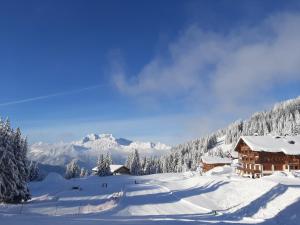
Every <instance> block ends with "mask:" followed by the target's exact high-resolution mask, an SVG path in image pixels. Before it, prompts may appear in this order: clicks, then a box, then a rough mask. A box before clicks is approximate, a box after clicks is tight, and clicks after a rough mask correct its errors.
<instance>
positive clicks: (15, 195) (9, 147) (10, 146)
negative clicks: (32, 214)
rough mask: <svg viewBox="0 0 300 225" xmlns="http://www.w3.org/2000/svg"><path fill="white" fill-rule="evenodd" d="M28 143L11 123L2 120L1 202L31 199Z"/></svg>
mask: <svg viewBox="0 0 300 225" xmlns="http://www.w3.org/2000/svg"><path fill="white" fill-rule="evenodd" d="M26 154H27V142H26V140H25V139H23V138H22V136H21V131H20V130H19V129H17V130H16V131H14V130H13V129H11V127H10V122H9V120H8V119H7V120H6V121H3V120H0V202H8V203H17V202H21V201H27V200H28V199H29V198H30V194H29V190H28V188H27V183H26V182H27V178H28V169H27V164H26Z"/></svg>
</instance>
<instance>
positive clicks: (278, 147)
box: [234, 135, 300, 155]
mask: <svg viewBox="0 0 300 225" xmlns="http://www.w3.org/2000/svg"><path fill="white" fill-rule="evenodd" d="M241 139H242V140H243V141H244V142H245V143H246V144H247V145H248V146H249V147H250V148H251V150H252V151H258V152H260V151H264V152H283V153H285V154H286V155H300V135H297V136H275V137H274V136H241V137H240V139H239V141H240V140H241ZM239 141H238V142H237V144H238V143H239ZM234 149H236V146H235V148H234Z"/></svg>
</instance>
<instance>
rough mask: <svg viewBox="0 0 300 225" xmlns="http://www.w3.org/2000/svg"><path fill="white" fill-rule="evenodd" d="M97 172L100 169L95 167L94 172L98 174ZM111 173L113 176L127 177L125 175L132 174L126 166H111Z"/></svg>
mask: <svg viewBox="0 0 300 225" xmlns="http://www.w3.org/2000/svg"><path fill="white" fill-rule="evenodd" d="M97 170H98V168H97V167H94V168H93V169H92V171H93V172H94V173H97ZM110 172H111V173H112V174H113V175H123V174H124V175H125V174H130V170H129V169H128V168H127V167H126V166H124V165H110Z"/></svg>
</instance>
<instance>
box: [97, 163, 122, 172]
mask: <svg viewBox="0 0 300 225" xmlns="http://www.w3.org/2000/svg"><path fill="white" fill-rule="evenodd" d="M109 167H110V172H112V173H114V172H115V171H117V170H118V169H120V168H122V167H125V166H124V165H114V164H113V165H110V166H109ZM92 170H93V171H97V170H98V169H97V166H96V167H94V168H93V169H92Z"/></svg>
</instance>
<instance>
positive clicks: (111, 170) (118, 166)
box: [110, 165, 125, 173]
mask: <svg viewBox="0 0 300 225" xmlns="http://www.w3.org/2000/svg"><path fill="white" fill-rule="evenodd" d="M123 166H124V165H110V172H112V173H113V172H115V171H117V170H118V169H120V168H122V167H123ZM124 167H125V166H124Z"/></svg>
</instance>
